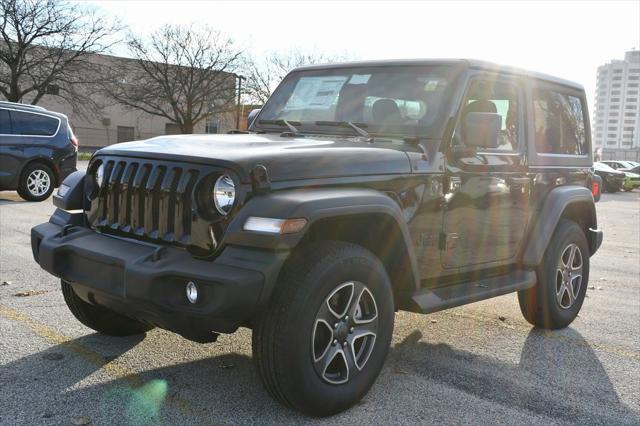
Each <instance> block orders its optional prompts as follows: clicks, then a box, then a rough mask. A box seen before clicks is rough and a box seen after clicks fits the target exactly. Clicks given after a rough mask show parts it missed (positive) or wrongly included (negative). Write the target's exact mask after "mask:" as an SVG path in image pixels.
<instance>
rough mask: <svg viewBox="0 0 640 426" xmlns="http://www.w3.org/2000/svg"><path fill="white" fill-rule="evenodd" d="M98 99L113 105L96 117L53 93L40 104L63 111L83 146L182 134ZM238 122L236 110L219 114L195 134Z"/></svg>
mask: <svg viewBox="0 0 640 426" xmlns="http://www.w3.org/2000/svg"><path fill="white" fill-rule="evenodd" d="M92 61H95V62H97V63H99V64H105V63H106V62H110V64H108V65H110V66H114V65H116V66H117V62H122V65H123V66H124V65H126V63H127V62H130V61H131V60H130V59H126V58H119V57H115V56H108V55H95V56H94V57H93V58H92ZM114 62H116V64H114ZM234 81H235V80H234ZM97 101H98V103H99V104H100V105H107V104H110V105H108V106H106V107H104V108H103V109H102V110H101V111H100V112H99V114H98V115H97V116H88V117H85V116H83V115H81V114H76V113H75V112H74V111H73V108H72V107H71V105H69V104H68V103H67V102H66V101H64V100H63V99H61V98H59V97H57V96H53V95H45V96H44V97H43V98H42V99H41V100H40V102H39V103H38V105H40V106H42V107H44V108H46V109H48V110H51V111H56V112H61V113H63V114H65V115H66V116H67V117H68V118H69V122H70V124H71V127H72V128H73V131H74V133H75V134H76V137H77V138H78V140H79V143H80V149H82V148H100V147H104V146H107V145H112V144H114V143H118V142H128V141H131V140H141V139H148V138H152V137H155V136H160V135H165V134H172V133H179V130H178V129H177V128H176V126H175V124H173V123H171V122H170V121H169V120H167V119H166V118H164V117H158V116H154V115H151V114H147V113H145V112H142V111H137V110H131V109H128V108H125V107H124V106H121V105H117V104H113V103H112V101H108V100H107V99H104V98H101V99H97ZM85 115H87V114H85ZM208 124H209V125H208ZM215 124H217V125H215ZM235 124H236V123H235V114H234V113H233V112H231V113H225V114H220V115H218V116H216V117H213V118H210V119H208V120H203V121H201V122H200V123H198V124H197V125H196V127H195V129H194V133H226V132H228V131H229V130H232V129H234V128H235Z"/></svg>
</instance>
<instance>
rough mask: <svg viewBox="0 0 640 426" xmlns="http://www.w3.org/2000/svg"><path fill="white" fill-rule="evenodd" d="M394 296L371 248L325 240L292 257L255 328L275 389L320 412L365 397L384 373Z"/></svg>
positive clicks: (261, 362)
mask: <svg viewBox="0 0 640 426" xmlns="http://www.w3.org/2000/svg"><path fill="white" fill-rule="evenodd" d="M393 319H394V313H393V294H392V291H391V284H390V282H389V278H388V276H387V273H386V271H385V269H384V266H383V265H382V264H381V263H380V261H379V260H378V259H377V258H376V257H375V256H374V255H373V254H372V253H371V252H369V251H368V250H366V249H364V248H363V247H360V246H357V245H353V244H348V243H342V242H322V243H317V244H313V245H310V246H308V247H306V248H305V249H303V250H302V251H301V252H300V253H297V254H296V256H295V257H294V258H293V259H292V260H291V261H290V262H289V263H288V265H287V267H286V269H285V270H284V271H283V276H282V279H281V280H280V282H279V283H278V285H277V288H276V289H275V291H274V295H273V298H272V301H271V303H270V306H269V307H268V308H267V309H266V311H265V313H264V314H263V315H262V317H260V318H258V320H257V324H256V326H255V327H254V330H253V355H254V360H255V362H256V365H257V368H258V372H259V373H260V376H261V378H262V381H263V383H264V385H265V387H266V388H267V390H268V391H269V393H270V394H271V395H272V396H273V397H274V398H275V399H276V400H278V401H280V402H281V403H283V404H285V405H288V406H290V407H291V408H294V409H296V410H299V411H302V412H304V413H306V414H309V415H313V416H327V415H331V414H335V413H338V412H340V411H342V410H345V409H347V408H349V407H350V406H352V405H353V404H355V403H357V402H358V401H359V400H360V399H361V398H362V397H363V396H364V395H365V394H366V393H367V391H368V390H369V388H370V387H371V385H372V384H373V383H374V381H375V379H376V378H377V376H378V374H379V372H380V370H381V368H382V365H383V363H384V359H385V357H386V355H387V352H388V349H389V344H390V342H391V335H392V332H393Z"/></svg>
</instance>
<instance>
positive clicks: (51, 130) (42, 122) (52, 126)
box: [11, 110, 60, 136]
mask: <svg viewBox="0 0 640 426" xmlns="http://www.w3.org/2000/svg"><path fill="white" fill-rule="evenodd" d="M11 122H12V124H13V134H14V135H25V136H53V135H55V134H56V132H57V131H58V126H59V125H60V120H59V119H57V118H53V117H48V116H46V115H41V114H32V113H30V112H23V111H15V110H11Z"/></svg>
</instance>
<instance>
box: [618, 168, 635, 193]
mask: <svg viewBox="0 0 640 426" xmlns="http://www.w3.org/2000/svg"><path fill="white" fill-rule="evenodd" d="M618 171H620V172H623V173H624V183H623V184H622V189H624V190H625V191H633V190H634V189H636V188H638V187H640V174H638V173H633V172H629V171H627V170H623V169H621V170H618Z"/></svg>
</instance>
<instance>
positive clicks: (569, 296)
mask: <svg viewBox="0 0 640 426" xmlns="http://www.w3.org/2000/svg"><path fill="white" fill-rule="evenodd" d="M582 267H583V263H582V252H581V251H580V248H579V247H578V245H577V244H574V243H571V244H569V245H568V246H567V247H565V249H564V250H563V251H562V254H561V255H560V259H559V261H558V267H557V270H556V300H557V301H558V304H559V305H560V307H561V308H563V309H569V308H571V307H572V306H573V304H574V303H575V301H576V299H577V298H578V294H579V293H580V288H581V286H582Z"/></svg>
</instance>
